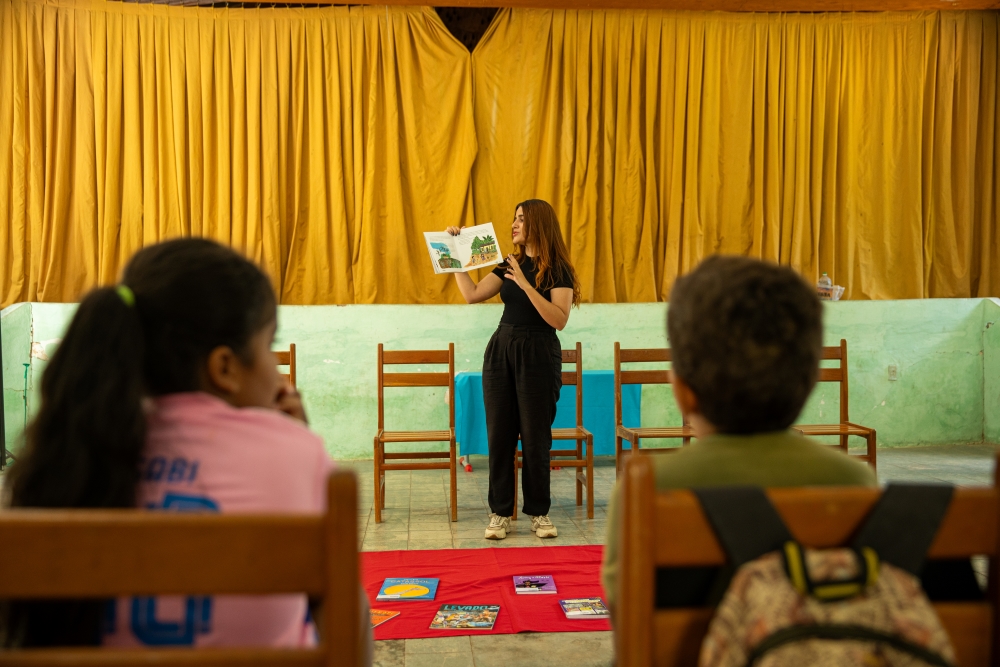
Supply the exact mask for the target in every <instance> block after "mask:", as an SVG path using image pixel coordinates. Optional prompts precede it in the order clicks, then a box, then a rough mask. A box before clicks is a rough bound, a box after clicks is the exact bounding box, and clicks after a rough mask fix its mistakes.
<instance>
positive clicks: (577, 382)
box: [513, 342, 594, 521]
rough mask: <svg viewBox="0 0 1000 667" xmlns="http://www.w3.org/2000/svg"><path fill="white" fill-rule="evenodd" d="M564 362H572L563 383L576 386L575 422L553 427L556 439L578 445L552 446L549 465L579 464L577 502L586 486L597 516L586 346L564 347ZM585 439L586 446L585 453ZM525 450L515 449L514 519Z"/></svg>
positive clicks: (590, 513) (591, 508)
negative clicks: (587, 424)
mask: <svg viewBox="0 0 1000 667" xmlns="http://www.w3.org/2000/svg"><path fill="white" fill-rule="evenodd" d="M562 362H563V363H564V364H573V370H571V371H563V372H562V383H563V386H564V387H566V386H573V387H576V426H574V427H573V428H554V429H552V439H553V440H576V448H575V449H552V450H549V455H550V457H551V458H550V460H549V461H550V463H549V465H550V466H562V467H566V468H576V505H577V507H579V506H580V505H582V504H583V488H584V487H586V488H587V518H588V519H593V518H594V435H593V434H592V433H591V432H590V431H588V430H587V429H585V428H584V427H583V346H582V345H581V344H580V343H579V342H577V344H576V348H574V349H572V350H563V351H562ZM584 443H587V444H586V447H587V450H586V453H584V449H583V448H584ZM521 458H522V452H521V451H520V450H517V451H515V452H514V517H513V518H514V520H515V521H516V520H517V471H518V468H520V467H521Z"/></svg>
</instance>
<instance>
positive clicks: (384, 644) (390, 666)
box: [373, 639, 406, 667]
mask: <svg viewBox="0 0 1000 667" xmlns="http://www.w3.org/2000/svg"><path fill="white" fill-rule="evenodd" d="M405 647H406V641H405V640H403V639H391V640H387V641H381V642H375V651H374V658H375V659H374V661H373V667H406V653H405V650H406V648H405Z"/></svg>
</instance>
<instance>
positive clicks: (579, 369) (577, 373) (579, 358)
mask: <svg viewBox="0 0 1000 667" xmlns="http://www.w3.org/2000/svg"><path fill="white" fill-rule="evenodd" d="M562 362H563V363H564V364H573V370H571V371H565V370H564V371H563V372H562V383H563V386H566V385H575V386H576V425H577V427H581V426H583V345H581V344H580V342H579V341H578V342H577V344H576V347H575V348H574V349H572V350H563V351H562Z"/></svg>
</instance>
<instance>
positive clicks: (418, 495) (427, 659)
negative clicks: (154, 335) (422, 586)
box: [345, 445, 996, 667]
mask: <svg viewBox="0 0 1000 667" xmlns="http://www.w3.org/2000/svg"><path fill="white" fill-rule="evenodd" d="M995 451H996V448H995V447H993V446H990V445H952V446H934V447H908V448H892V449H880V450H879V479H880V481H881V482H883V483H885V482H889V481H904V480H906V481H927V482H934V481H943V482H949V483H952V484H957V485H960V486H973V485H988V484H991V483H992V476H993V456H994V452H995ZM345 465H349V466H351V467H353V468H354V469H355V470H357V472H358V475H359V481H360V485H361V511H360V515H359V527H360V532H361V544H362V549H363V550H365V551H385V550H391V549H450V548H473V549H489V548H505V547H512V546H539V547H545V546H555V545H562V546H565V545H574V544H603V542H604V530H605V520H606V513H605V510H606V504H607V499H608V496H609V494H610V492H611V488H612V485H613V484H614V478H615V470H614V461H613V460H600V461H598V462H597V464H596V465H597V467H596V469H595V474H594V487H595V493H594V498H595V502H594V518H593V520H588V519H587V518H586V516H587V514H586V509H585V507H577V506H576V500H575V499H576V497H575V489H574V481H573V480H574V478H573V470H572V469H563V470H558V471H553V473H552V503H553V504H552V509H551V512H550V516H551V518H552V521H553V522H554V523H555V524H556V526H557V527H558V528H559V537H558V538H556V539H553V540H540V539H538V538H536V537H534V535H533V534H532V533H531V530H530V528H529V524H528V522H527V521H525V520H523V519H522V520H519V521H517V522H516V524H514V525H515V530H514V533H513V534H512V535H511V536H510V537H508V538H507V539H506V540H502V541H499V542H497V541H492V540H485V539H483V530H484V528H485V526H486V524H487V523H488V522H489V517H488V514H489V507H488V505H487V503H486V498H487V490H488V485H489V482H488V476H487V462H486V459H485V457H482V458H480V457H474V458H473V460H472V465H473V468H474V471H473V472H471V473H467V472H464V471H460V472H459V478H458V522H457V523H452V522H451V521H449V520H448V475H447V472H446V471H416V472H398V471H396V472H389V473H387V474H386V489H387V495H386V508H385V511H384V514H383V523H380V524H376V523H375V515H374V512H373V507H372V505H373V475H372V462H371V461H354V462H346V463H345ZM611 657H612V646H611V633H607V632H572V633H554V634H553V633H549V634H520V635H485V636H474V637H448V638H441V639H411V640H405V641H403V640H399V641H382V642H376V646H375V663H376V665H379V666H381V667H404V666H405V667H424V666H431V665H434V666H439V665H440V666H447V667H451V666H456V667H457V666H459V665H476V666H477V667H484V666H487V665H489V666H492V665H524V666H526V667H528V666H532V665H538V666H540V667H549V666H550V665H564V664H573V665H580V666H589V665H595V666H596V665H610V664H611Z"/></svg>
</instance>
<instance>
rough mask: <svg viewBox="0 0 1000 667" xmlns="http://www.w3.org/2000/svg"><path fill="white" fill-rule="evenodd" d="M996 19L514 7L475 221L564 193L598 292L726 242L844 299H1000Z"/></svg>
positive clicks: (628, 295) (483, 47)
mask: <svg viewBox="0 0 1000 667" xmlns="http://www.w3.org/2000/svg"><path fill="white" fill-rule="evenodd" d="M998 16H1000V15H998V13H996V12H945V13H888V14H886V13H877V14H722V13H698V12H662V11H611V10H608V11H543V10H503V11H502V12H501V14H500V15H499V16H498V17H497V19H496V20H495V21H494V23H493V25H492V26H491V28H490V30H489V32H488V33H487V35H486V36H485V38H484V40H483V41H482V42H481V43H480V45H479V46H478V47H477V49H476V51H475V53H474V54H473V76H474V79H475V84H476V85H475V105H476V109H475V113H476V130H477V138H478V141H479V149H480V150H479V155H478V157H477V159H476V163H475V166H474V170H473V188H474V192H475V210H476V217H477V219H479V220H487V219H494V220H502V221H503V222H504V223H506V222H507V221H509V220H510V218H511V217H512V214H513V206H514V204H515V203H516V202H518V201H520V200H522V199H526V198H529V197H540V198H543V199H546V200H548V201H550V202H551V203H552V204H553V205H554V207H555V209H556V211H557V213H558V214H559V216H560V220H561V223H562V225H563V231H564V235H565V238H567V240H568V242H569V244H570V248H571V252H572V255H573V259H574V262H575V265H576V268H577V271H578V273H579V275H580V277H581V279H582V282H583V293H584V296H585V298H587V299H589V300H592V301H603V302H609V301H610V302H615V301H652V300H658V299H660V300H662V299H666V298H667V297H668V296H669V290H670V287H671V286H672V284H673V281H674V279H675V278H676V276H677V275H679V274H682V273H684V272H686V271H688V270H690V269H691V268H692V267H693V266H694V265H695V264H697V262H698V261H699V260H700V259H701V258H703V257H705V256H706V255H709V254H712V253H719V252H721V253H736V254H745V255H750V256H755V257H762V258H767V259H771V260H775V261H779V262H781V263H782V264H786V265H791V266H792V267H794V268H795V269H797V270H799V271H800V272H802V273H803V274H804V275H805V276H806V277H807V278H809V279H811V280H815V279H816V278H817V277H818V274H819V273H820V272H828V273H829V274H830V276H831V277H832V278H833V280H834V282H836V283H838V284H841V285H844V286H845V287H846V288H847V291H846V295H845V296H846V298H852V299H884V298H912V297H969V296H988V295H994V296H995V295H998V294H1000V242H998V231H997V229H998V223H1000V216H998V212H997V202H996V196H997V192H998V185H1000V175H998V171H997V170H998V163H1000V133H998V132H997V95H998V86H997V76H998V72H997V32H998V23H1000V18H998ZM501 236H502V237H504V238H506V236H505V235H504V234H502V235H501Z"/></svg>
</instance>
